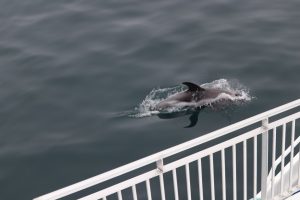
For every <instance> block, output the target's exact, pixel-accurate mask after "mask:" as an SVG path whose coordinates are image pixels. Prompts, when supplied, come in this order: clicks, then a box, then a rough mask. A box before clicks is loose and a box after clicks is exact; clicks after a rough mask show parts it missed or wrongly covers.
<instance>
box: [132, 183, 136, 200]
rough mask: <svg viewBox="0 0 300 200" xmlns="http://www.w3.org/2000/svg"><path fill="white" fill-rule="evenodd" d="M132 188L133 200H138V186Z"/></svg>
mask: <svg viewBox="0 0 300 200" xmlns="http://www.w3.org/2000/svg"><path fill="white" fill-rule="evenodd" d="M131 188H132V196H133V200H137V193H136V186H135V185H133V186H132V187H131Z"/></svg>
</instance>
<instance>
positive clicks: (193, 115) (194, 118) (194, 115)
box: [157, 106, 233, 128]
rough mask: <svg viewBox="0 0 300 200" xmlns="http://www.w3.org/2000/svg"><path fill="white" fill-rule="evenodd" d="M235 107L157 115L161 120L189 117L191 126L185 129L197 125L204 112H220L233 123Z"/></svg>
mask: <svg viewBox="0 0 300 200" xmlns="http://www.w3.org/2000/svg"><path fill="white" fill-rule="evenodd" d="M232 109H233V107H232V108H231V109H230V108H224V107H219V108H216V107H214V108H212V107H208V106H205V107H201V108H196V109H188V110H184V111H178V112H171V113H168V112H161V113H159V114H157V116H158V117H159V118H160V119H174V118H178V117H184V116H189V124H188V125H187V126H184V128H192V127H194V126H196V125H197V123H198V119H199V115H200V113H202V112H204V110H210V111H214V112H218V113H219V114H220V115H221V116H222V117H223V118H224V119H226V121H227V122H228V123H232V121H233V120H232V115H231V114H230V113H231V111H232Z"/></svg>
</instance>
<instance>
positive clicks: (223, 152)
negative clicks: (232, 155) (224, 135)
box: [221, 149, 226, 200]
mask: <svg viewBox="0 0 300 200" xmlns="http://www.w3.org/2000/svg"><path fill="white" fill-rule="evenodd" d="M221 160H222V197H223V200H226V171H225V150H224V149H222V151H221Z"/></svg>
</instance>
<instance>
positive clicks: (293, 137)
mask: <svg viewBox="0 0 300 200" xmlns="http://www.w3.org/2000/svg"><path fill="white" fill-rule="evenodd" d="M294 139H295V120H293V122H292V133H291V159H290V176H289V190H292V184H293V180H292V173H293V160H294Z"/></svg>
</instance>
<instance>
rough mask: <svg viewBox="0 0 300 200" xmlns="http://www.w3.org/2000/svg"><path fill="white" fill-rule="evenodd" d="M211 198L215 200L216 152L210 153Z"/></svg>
mask: <svg viewBox="0 0 300 200" xmlns="http://www.w3.org/2000/svg"><path fill="white" fill-rule="evenodd" d="M209 163H210V164H209V165H210V188H211V199H212V200H215V176H214V154H210V155H209Z"/></svg>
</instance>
